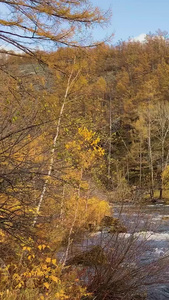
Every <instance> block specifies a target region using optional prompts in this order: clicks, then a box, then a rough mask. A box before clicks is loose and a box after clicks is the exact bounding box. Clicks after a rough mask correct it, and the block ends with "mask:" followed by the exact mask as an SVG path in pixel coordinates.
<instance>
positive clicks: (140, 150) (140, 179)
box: [139, 137, 142, 189]
mask: <svg viewBox="0 0 169 300" xmlns="http://www.w3.org/2000/svg"><path fill="white" fill-rule="evenodd" d="M139 152H140V176H139V177H140V178H139V181H140V189H141V188H142V141H141V137H140V149H139Z"/></svg>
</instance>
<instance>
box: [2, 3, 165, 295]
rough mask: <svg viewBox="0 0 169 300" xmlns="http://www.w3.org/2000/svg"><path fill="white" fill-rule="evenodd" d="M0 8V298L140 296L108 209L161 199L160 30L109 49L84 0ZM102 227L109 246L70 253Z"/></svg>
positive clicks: (100, 20) (121, 228)
mask: <svg viewBox="0 0 169 300" xmlns="http://www.w3.org/2000/svg"><path fill="white" fill-rule="evenodd" d="M0 5H5V6H6V7H7V8H8V9H9V10H10V16H9V17H8V18H4V19H0V40H2V41H5V42H7V43H9V44H10V45H11V47H14V46H15V48H11V49H7V48H5V47H4V48H1V49H0V101H1V114H0V254H1V256H0V277H1V282H0V295H1V296H0V297H1V299H3V300H8V299H9V300H10V299H11V300H14V299H16V300H17V299H18V300H19V299H26V300H27V299H41V300H43V299H47V300H48V299H51V300H53V299H56V300H65V299H70V300H71V299H72V300H73V299H77V300H78V299H79V300H80V299H81V300H89V299H91V300H92V299H93V300H94V299H97V300H103V299H105V300H109V299H114V300H117V299H125V300H136V299H147V298H146V294H145V293H142V292H143V290H142V288H141V292H140V287H141V286H142V284H143V281H144V280H145V281H146V280H147V277H146V276H147V274H148V271H147V269H144V270H143V269H142V268H138V269H137V271H133V269H131V268H128V269H127V268H126V265H125V267H124V261H126V260H130V255H131V253H130V250H131V249H132V251H135V252H136V251H139V250H138V249H137V250H136V248H134V247H138V245H137V246H136V245H135V244H134V241H133V240H130V243H128V244H123V246H121V245H122V244H121V243H122V242H121V241H120V240H119V238H118V235H119V234H123V233H126V232H127V228H126V227H125V225H124V224H123V223H121V221H120V220H119V219H118V218H115V216H114V206H115V205H116V204H118V205H124V204H130V203H132V204H134V205H139V206H140V205H141V206H142V207H144V206H145V205H147V204H152V203H161V202H162V203H166V204H167V203H168V202H169V40H168V38H167V34H166V33H163V32H161V31H158V32H156V33H155V34H150V35H147V37H146V40H145V41H144V43H140V42H135V41H132V40H129V41H127V42H119V43H118V45H116V46H111V42H110V41H108V40H107V41H106V40H105V41H101V42H93V41H91V40H90V38H89V37H87V35H86V34H87V33H86V32H87V31H88V30H91V28H92V26H94V25H101V26H102V25H104V24H105V23H107V22H108V20H109V18H110V12H107V13H104V12H102V11H100V10H99V9H98V8H92V6H90V3H89V2H88V1H76V0H75V1H65V0H63V1H61V0H59V1H56V0H52V1H51V3H48V2H47V1H41V0H37V1H31V0H25V1H23V0H21V1H19V0H16V1H10V0H7V1H0ZM82 30H84V32H85V34H84V36H83V38H82V36H81V35H82V32H83V31H82ZM40 45H43V48H42V47H41V46H40ZM54 45H55V47H54ZM16 49H17V51H16ZM107 228H108V229H107ZM106 230H107V232H108V235H109V237H110V236H111V238H110V239H111V241H113V243H114V244H113V245H116V252H113V250H112V249H113V247H115V246H113V247H112V246H111V247H110V244H109V242H107V240H106V241H105V240H104V236H102V239H103V240H104V242H103V243H105V244H106V246H105V245H104V247H103V246H101V245H99V246H98V245H93V244H92V247H90V245H87V246H84V247H83V249H80V250H78V249H79V248H78V247H77V245H82V243H83V242H84V241H85V240H86V239H92V236H95V234H97V232H98V231H101V232H102V231H106ZM117 245H118V246H117ZM120 247H121V248H122V249H123V250H120V252H119V249H121V248H120ZM133 248H134V249H135V250H133ZM110 249H111V251H110ZM139 249H140V251H142V250H141V246H140V248H139ZM78 251H79V252H78ZM112 253H113V254H112ZM132 253H133V252H132ZM160 266H161V265H160ZM150 269H151V268H150V266H148V270H150ZM153 270H154V269H153ZM126 278H127V279H126ZM139 278H142V282H140V281H139ZM127 281H128V283H127Z"/></svg>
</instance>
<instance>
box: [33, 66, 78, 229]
mask: <svg viewBox="0 0 169 300" xmlns="http://www.w3.org/2000/svg"><path fill="white" fill-rule="evenodd" d="M74 64H75V61H74ZM79 73H80V70H79V71H78V72H77V73H76V75H75V77H74V78H73V79H72V76H73V68H72V71H71V73H70V75H69V78H68V82H67V87H66V91H65V95H64V99H63V103H62V106H61V109H60V113H59V118H58V122H57V127H56V134H55V137H54V139H53V147H52V150H51V158H50V162H49V169H48V173H47V178H46V180H45V183H44V185H43V189H42V193H41V195H40V199H39V203H38V206H37V209H36V214H35V217H34V220H33V224H32V226H33V227H34V226H35V225H36V222H37V218H38V214H39V211H40V208H41V205H42V202H43V199H44V196H45V192H46V188H47V184H48V182H49V179H50V177H51V173H52V168H53V164H54V154H55V150H56V142H57V139H58V136H59V131H60V124H61V120H62V115H63V111H64V108H65V104H66V100H67V97H68V93H69V91H70V88H71V87H72V85H73V83H74V82H75V80H76V79H77V77H78V75H79Z"/></svg>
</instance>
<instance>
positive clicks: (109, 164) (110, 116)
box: [108, 98, 112, 182]
mask: <svg viewBox="0 0 169 300" xmlns="http://www.w3.org/2000/svg"><path fill="white" fill-rule="evenodd" d="M111 150H112V113H111V98H110V100H109V154H108V181H109V182H110V179H111Z"/></svg>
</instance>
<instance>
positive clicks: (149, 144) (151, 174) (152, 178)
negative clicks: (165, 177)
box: [148, 103, 154, 199]
mask: <svg viewBox="0 0 169 300" xmlns="http://www.w3.org/2000/svg"><path fill="white" fill-rule="evenodd" d="M148 152H149V167H150V198H151V199H153V197H154V168H153V156H152V145H151V117H150V103H149V106H148Z"/></svg>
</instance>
